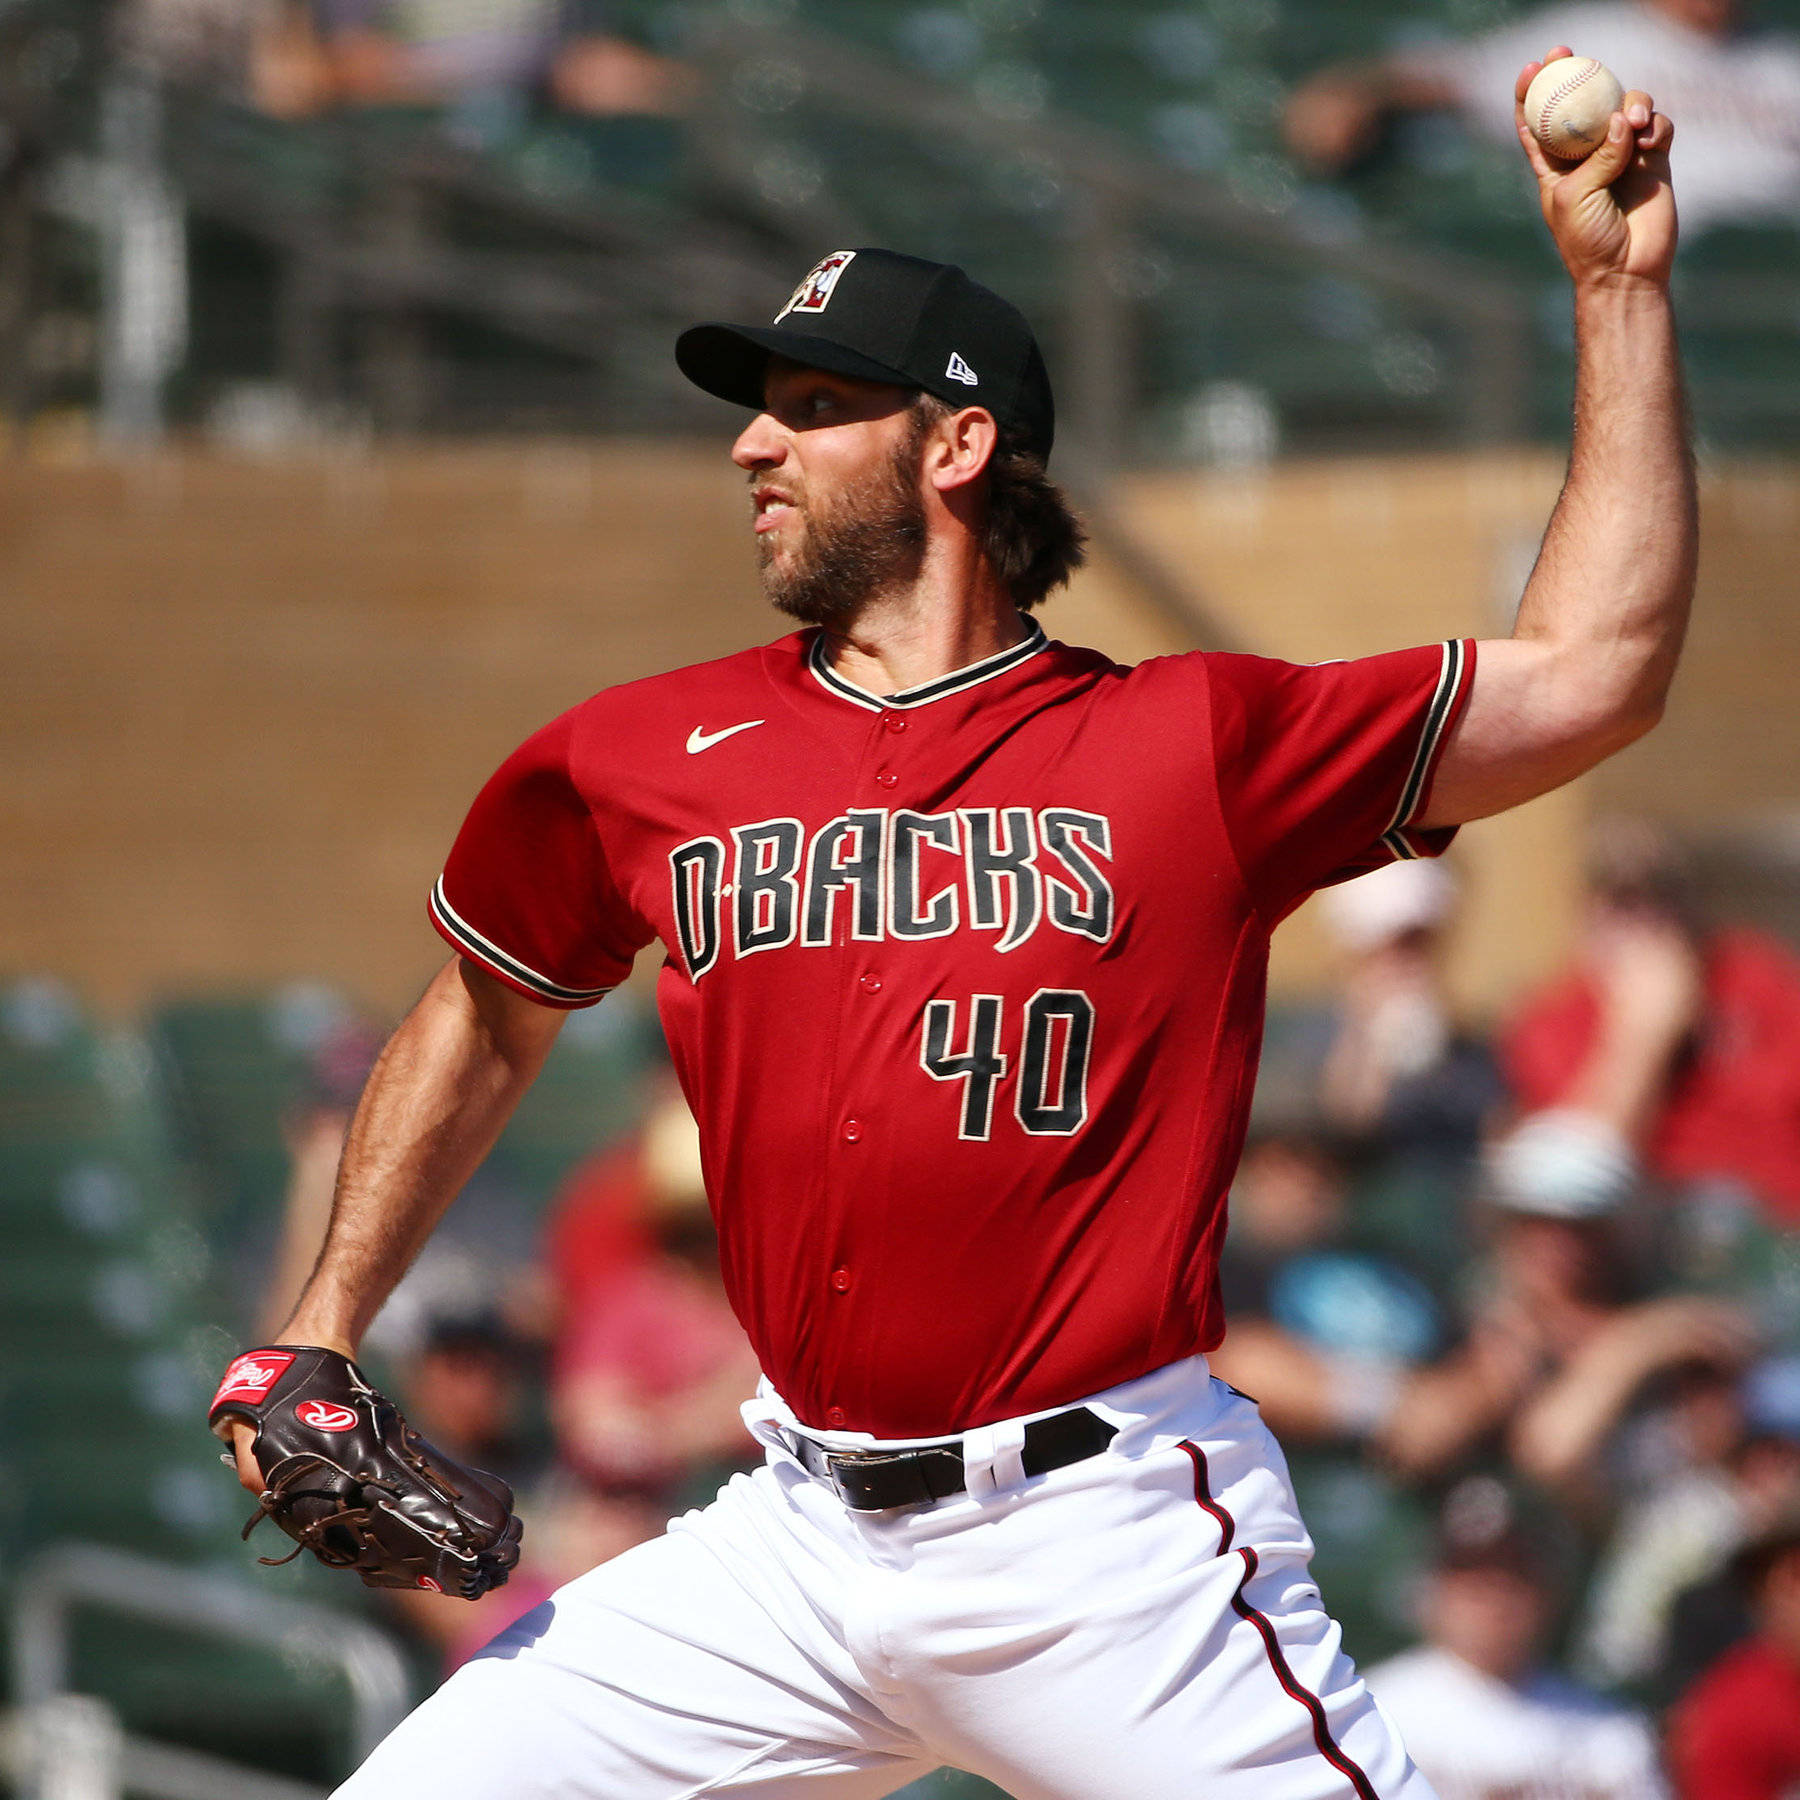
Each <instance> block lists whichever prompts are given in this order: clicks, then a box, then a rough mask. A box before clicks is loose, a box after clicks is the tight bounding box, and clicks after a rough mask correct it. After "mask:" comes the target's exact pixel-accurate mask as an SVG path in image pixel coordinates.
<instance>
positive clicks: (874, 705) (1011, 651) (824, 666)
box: [806, 619, 1050, 712]
mask: <svg viewBox="0 0 1800 1800" xmlns="http://www.w3.org/2000/svg"><path fill="white" fill-rule="evenodd" d="M1027 623H1029V625H1030V627H1031V630H1030V632H1029V633H1028V634H1027V635H1026V637H1025V639H1024V640H1023V642H1021V643H1017V644H1013V645H1010V646H1009V647H1008V648H1006V649H1005V650H1000V651H996V652H995V654H994V655H992V656H984V657H983V658H982V659H981V661H980V662H975V663H970V664H969V666H968V667H967V668H966V669H954V670H952V671H951V672H950V673H949V674H948V675H940V676H938V678H937V679H936V680H935V681H927V682H923V683H921V684H920V685H919V686H918V687H911V688H903V689H902V690H901V691H900V692H899V693H897V694H888V695H885V696H884V695H881V694H871V693H870V692H869V690H868V689H867V688H860V687H858V686H857V685H856V683H855V682H854V681H846V680H845V679H844V677H843V676H842V675H840V674H838V673H837V671H836V670H835V669H833V668H832V667H831V664H830V663H829V662H828V661H827V660H826V656H825V634H824V632H822V631H821V632H819V633H818V634H817V635H816V636H815V637H814V638H813V641H812V648H811V649H810V650H809V651H808V652H807V656H806V666H807V667H808V668H809V669H811V670H812V673H813V679H814V680H815V681H817V682H818V684H819V685H820V686H821V687H822V688H824V689H826V690H827V692H829V693H833V694H836V695H837V696H838V697H839V698H840V699H842V700H849V701H851V702H852V703H853V704H855V705H857V706H861V707H864V708H866V709H867V710H868V711H870V712H892V711H895V710H898V709H902V708H905V707H909V706H924V705H925V704H926V703H927V702H929V701H932V700H942V699H943V698H944V697H945V695H947V694H960V693H961V692H962V691H963V689H965V688H972V687H979V686H980V685H981V683H982V682H984V681H992V680H993V679H994V677H995V676H996V675H1004V674H1005V673H1006V671H1007V670H1008V669H1016V668H1017V667H1018V666H1019V664H1020V663H1022V662H1028V661H1029V660H1030V659H1031V658H1032V657H1034V656H1036V655H1037V653H1038V652H1039V651H1040V650H1044V649H1047V648H1048V647H1049V643H1050V640H1049V638H1048V637H1047V636H1045V634H1044V628H1043V626H1042V625H1040V624H1039V623H1038V622H1037V620H1036V619H1031V620H1028V621H1027Z"/></svg>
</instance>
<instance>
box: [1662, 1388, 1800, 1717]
mask: <svg viewBox="0 0 1800 1800" xmlns="http://www.w3.org/2000/svg"><path fill="white" fill-rule="evenodd" d="M1746 1387H1747V1389H1748V1412H1749V1417H1750V1420H1751V1434H1750V1436H1749V1437H1748V1438H1747V1439H1746V1440H1745V1443H1744V1445H1743V1448H1742V1449H1741V1450H1740V1451H1739V1453H1738V1456H1737V1458H1736V1459H1735V1465H1734V1469H1733V1474H1734V1476H1735V1485H1736V1490H1737V1500H1738V1518H1737V1531H1736V1533H1735V1536H1734V1539H1733V1542H1732V1545H1731V1546H1730V1548H1731V1549H1732V1551H1733V1552H1734V1554H1735V1552H1736V1551H1737V1550H1739V1549H1741V1548H1742V1547H1743V1546H1744V1545H1745V1544H1747V1543H1750V1542H1753V1541H1754V1540H1755V1539H1757V1538H1759V1537H1760V1536H1761V1535H1762V1534H1763V1533H1764V1532H1765V1531H1767V1530H1769V1529H1770V1528H1771V1527H1773V1526H1774V1524H1775V1523H1776V1522H1777V1521H1778V1520H1780V1519H1782V1518H1784V1517H1785V1516H1786V1515H1787V1514H1788V1513H1790V1512H1791V1511H1793V1510H1794V1509H1795V1508H1796V1507H1800V1357H1793V1356H1787V1357H1779V1358H1775V1359H1772V1360H1771V1361H1769V1362H1767V1363H1764V1364H1762V1365H1761V1366H1760V1367H1758V1368H1757V1369H1755V1370H1753V1371H1752V1373H1751V1377H1750V1380H1749V1381H1748V1382H1747V1383H1746ZM1738 1573H1739V1572H1738V1570H1737V1568H1736V1567H1735V1565H1734V1563H1733V1561H1732V1560H1731V1559H1730V1558H1726V1559H1723V1560H1722V1561H1721V1563H1720V1566H1719V1567H1718V1568H1716V1569H1715V1570H1714V1571H1713V1572H1712V1573H1711V1574H1710V1575H1708V1576H1707V1577H1706V1578H1705V1579H1704V1580H1702V1581H1698V1582H1696V1583H1695V1584H1694V1585H1693V1586H1692V1587H1689V1588H1687V1589H1686V1590H1685V1591H1683V1592H1682V1593H1680V1594H1678V1595H1677V1596H1676V1597H1675V1601H1674V1604H1673V1605H1672V1606H1671V1607H1670V1609H1669V1620H1668V1629H1667V1631H1666V1632H1665V1633H1664V1636H1663V1641H1662V1646H1661V1655H1660V1658H1659V1660H1658V1663H1657V1666H1656V1668H1655V1669H1654V1671H1653V1672H1652V1675H1651V1677H1650V1680H1649V1681H1648V1682H1647V1683H1646V1686H1647V1688H1648V1690H1649V1691H1651V1692H1653V1693H1656V1694H1659V1695H1663V1696H1667V1697H1672V1696H1674V1695H1677V1694H1680V1693H1682V1692H1684V1691H1685V1690H1686V1689H1688V1688H1689V1687H1691V1686H1693V1684H1694V1683H1695V1682H1696V1681H1697V1680H1698V1679H1699V1678H1700V1676H1701V1675H1703V1674H1704V1673H1705V1672H1706V1670H1707V1669H1708V1668H1710V1667H1711V1666H1712V1664H1713V1663H1715V1662H1716V1661H1718V1659H1719V1658H1720V1657H1721V1656H1723V1655H1724V1653H1725V1652H1726V1651H1727V1650H1729V1649H1730V1648H1731V1647H1732V1646H1733V1645H1734V1644H1738V1643H1741V1642H1742V1641H1743V1640H1744V1639H1746V1638H1748V1637H1749V1636H1751V1635H1752V1633H1753V1632H1754V1631H1755V1629H1756V1621H1755V1619H1754V1617H1753V1616H1752V1614H1751V1610H1750V1603H1749V1595H1748V1594H1747V1593H1746V1592H1745V1590H1744V1586H1743V1583H1742V1582H1741V1580H1739V1579H1738Z"/></svg>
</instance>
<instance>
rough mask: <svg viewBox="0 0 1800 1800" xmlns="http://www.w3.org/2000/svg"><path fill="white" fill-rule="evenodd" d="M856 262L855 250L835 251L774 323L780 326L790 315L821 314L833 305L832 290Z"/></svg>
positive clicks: (809, 277) (807, 279)
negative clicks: (800, 313)
mask: <svg viewBox="0 0 1800 1800" xmlns="http://www.w3.org/2000/svg"><path fill="white" fill-rule="evenodd" d="M855 260H856V252H855V251H854V250H834V251H832V253H831V254H830V255H829V256H828V257H826V258H825V260H824V261H823V262H822V263H820V264H819V266H818V267H817V268H816V269H814V270H813V272H812V273H811V274H810V275H808V276H807V278H806V279H805V280H804V281H803V282H801V284H800V285H799V286H798V287H797V288H795V289H794V291H793V293H792V295H791V296H790V297H789V299H788V303H787V305H786V306H784V307H783V308H782V309H781V311H780V312H778V313H777V314H776V315H775V320H774V322H775V323H776V324H777V325H779V324H780V323H781V321H782V320H783V319H785V318H786V317H787V316H788V314H789V313H792V312H803V313H820V312H823V311H824V310H825V308H826V307H827V306H828V305H829V304H830V303H831V290H832V289H833V288H835V287H836V286H837V284H838V277H839V276H840V275H842V274H843V272H844V271H845V270H846V269H847V268H849V266H850V265H851V263H852V262H854V261H855Z"/></svg>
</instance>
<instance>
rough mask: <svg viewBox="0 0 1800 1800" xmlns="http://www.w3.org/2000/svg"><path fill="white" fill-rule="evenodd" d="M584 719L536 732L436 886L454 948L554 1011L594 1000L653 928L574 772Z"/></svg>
mask: <svg viewBox="0 0 1800 1800" xmlns="http://www.w3.org/2000/svg"><path fill="white" fill-rule="evenodd" d="M574 735H575V715H574V714H565V715H564V716H563V717H562V718H560V719H558V720H556V721H555V723H553V724H551V725H547V726H545V728H544V729H543V730H542V731H540V732H538V733H537V734H536V735H535V736H533V737H530V738H527V739H526V741H525V742H524V743H523V744H521V745H520V746H519V748H518V749H517V750H515V751H514V752H513V754H512V755H511V756H509V757H508V758H507V759H506V761H505V762H504V763H502V764H501V765H500V768H499V769H498V770H497V771H496V773H495V774H494V776H493V778H492V779H491V780H490V781H489V782H488V783H487V785H486V786H485V787H484V788H483V789H482V790H481V792H480V793H479V794H478V795H477V796H476V798H475V804H474V805H473V806H472V807H470V809H469V816H468V817H467V818H466V819H465V820H464V821H463V826H462V830H461V831H459V832H458V833H457V837H456V842H455V844H454V845H453V846H452V847H451V851H450V857H449V860H448V861H447V862H446V863H445V865H444V872H443V874H442V875H441V876H439V878H438V882H437V886H436V887H435V888H433V889H432V893H431V922H432V924H433V925H435V926H436V927H437V929H438V930H439V932H440V933H442V935H443V936H444V938H445V939H446V940H447V941H448V942H449V943H450V945H451V946H452V947H453V948H454V949H456V950H458V951H460V952H461V953H462V954H463V955H464V956H466V957H468V958H469V959H470V961H471V962H476V963H479V964H480V965H481V966H482V967H483V968H484V969H486V970H487V971H488V973H489V974H491V975H494V976H497V977H498V978H499V979H500V980H501V981H504V982H505V983H506V984H507V986H508V987H511V988H515V989H517V990H518V991H519V992H520V993H522V994H524V995H526V996H527V997H528V998H530V999H532V1000H537V1001H539V1002H541V1003H542V1004H544V1005H546V1006H557V1007H565V1008H572V1007H580V1006H592V1005H593V1004H594V1002H595V1001H596V1000H599V999H601V998H602V997H603V996H604V995H606V994H607V993H609V992H610V991H611V990H612V989H613V988H615V987H616V986H617V985H618V984H619V983H620V982H621V981H622V980H624V978H625V976H626V975H627V974H628V973H629V972H630V969H631V962H632V958H633V957H634V956H635V955H636V953H637V952H638V951H639V950H640V949H642V948H643V946H644V945H645V944H646V943H648V942H649V941H650V938H651V936H652V935H653V933H652V931H651V929H650V928H649V927H648V926H647V925H645V924H643V922H642V921H640V920H638V919H637V918H635V917H634V915H633V914H632V913H631V911H630V909H629V907H627V905H626V904H625V902H624V900H623V899H622V898H621V896H620V894H619V891H618V889H617V887H616V886H615V884H614V882H613V879H612V875H611V872H610V870H609V869H608V868H607V864H606V858H605V855H604V853H603V851H602V849H601V844H600V836H599V830H598V826H597V823H596V820H595V818H594V813H593V809H592V807H591V806H590V805H589V804H588V801H587V798H586V797H585V795H584V794H583V793H582V792H581V790H580V789H579V788H578V786H577V785H576V782H575V779H574V776H573V773H572V772H571V768H570V754H571V746H572V741H573V738H574Z"/></svg>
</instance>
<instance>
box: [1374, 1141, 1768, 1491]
mask: <svg viewBox="0 0 1800 1800" xmlns="http://www.w3.org/2000/svg"><path fill="white" fill-rule="evenodd" d="M1635 1191H1636V1173H1635V1167H1634V1164H1633V1161H1632V1158H1631V1156H1630V1153H1629V1150H1628V1148H1627V1147H1626V1145H1625V1143H1624V1140H1623V1139H1622V1137H1621V1136H1620V1134H1619V1133H1618V1131H1617V1130H1616V1128H1614V1127H1613V1126H1612V1125H1611V1124H1610V1123H1608V1122H1607V1121H1605V1120H1603V1119H1599V1118H1593V1117H1587V1116H1584V1115H1582V1114H1579V1113H1574V1112H1560V1113H1546V1114H1540V1115H1537V1116H1535V1117H1533V1118H1531V1119H1528V1120H1526V1121H1525V1122H1524V1123H1523V1124H1522V1125H1520V1126H1519V1127H1518V1129H1517V1130H1516V1131H1514V1132H1513V1133H1512V1134H1511V1135H1510V1136H1509V1137H1508V1138H1506V1139H1504V1140H1503V1141H1502V1142H1501V1144H1500V1145H1499V1146H1498V1147H1497V1148H1496V1150H1495V1152H1494V1154H1493V1157H1492V1159H1491V1164H1490V1169H1489V1178H1488V1195H1489V1199H1490V1200H1491V1202H1492V1214H1493V1240H1492V1244H1491V1247H1490V1252H1489V1256H1488V1259H1487V1267H1486V1269H1485V1271H1484V1276H1483V1283H1482V1287H1483V1291H1482V1292H1481V1294H1480V1297H1479V1298H1478V1300H1477V1303H1476V1308H1475V1313H1474V1317H1473V1320H1472V1322H1471V1325H1470V1329H1469V1332H1468V1335H1467V1336H1466V1338H1465V1339H1464V1341H1463V1343H1462V1344H1461V1345H1460V1346H1459V1347H1458V1348H1457V1349H1456V1350H1455V1351H1453V1352H1452V1353H1451V1354H1450V1356H1448V1357H1447V1358H1445V1359H1444V1360H1443V1361H1442V1362H1441V1363H1438V1364H1436V1365H1434V1366H1432V1367H1431V1368H1429V1369H1425V1370H1421V1371H1419V1372H1418V1373H1417V1374H1415V1375H1414V1376H1413V1377H1411V1378H1410V1379H1409V1381H1408V1383H1407V1386H1406V1392H1405V1400H1404V1404H1402V1405H1401V1406H1399V1407H1397V1408H1396V1410H1395V1412H1394V1414H1393V1416H1392V1419H1391V1420H1390V1423H1389V1426H1388V1428H1387V1430H1386V1432H1385V1434H1384V1437H1383V1440H1382V1447H1383V1448H1384V1449H1385V1450H1386V1451H1387V1453H1388V1454H1389V1456H1390V1457H1391V1458H1392V1460H1393V1461H1394V1463H1395V1464H1396V1466H1397V1467H1398V1468H1400V1469H1401V1470H1402V1471H1404V1472H1406V1473H1408V1474H1413V1475H1424V1474H1429V1473H1432V1472H1436V1471H1441V1470H1443V1469H1446V1468H1449V1467H1452V1466H1454V1464H1455V1463H1456V1461H1457V1460H1458V1459H1459V1458H1461V1457H1463V1456H1465V1455H1466V1454H1468V1453H1469V1452H1470V1451H1472V1450H1474V1449H1475V1448H1476V1447H1477V1446H1478V1445H1480V1444H1481V1443H1483V1442H1484V1441H1488V1440H1491V1439H1496V1438H1497V1439H1498V1440H1499V1441H1501V1442H1502V1443H1503V1444H1504V1445H1505V1448H1506V1450H1507V1452H1508V1454H1509V1455H1510V1456H1511V1458H1512V1460H1513V1461H1514V1463H1515V1464H1516V1466H1517V1467H1518V1468H1519V1470H1520V1471H1521V1472H1522V1473H1523V1474H1525V1475H1526V1476H1527V1477H1529V1478H1530V1479H1531V1480H1532V1481H1534V1482H1536V1483H1538V1484H1540V1485H1542V1486H1543V1487H1545V1488H1547V1489H1549V1490H1550V1491H1552V1492H1554V1493H1556V1494H1558V1495H1559V1496H1560V1497H1561V1498H1562V1499H1563V1500H1564V1501H1565V1502H1567V1503H1570V1504H1573V1505H1577V1506H1579V1507H1581V1508H1583V1509H1584V1510H1587V1511H1589V1512H1590V1513H1592V1514H1593V1515H1595V1516H1597V1517H1598V1516H1604V1514H1605V1513H1606V1512H1607V1511H1608V1510H1609V1509H1610V1507H1611V1505H1612V1504H1613V1502H1614V1499H1615V1497H1616V1487H1617V1483H1618V1481H1619V1478H1620V1475H1621V1472H1622V1471H1621V1469H1620V1467H1619V1466H1618V1462H1617V1453H1618V1452H1619V1450H1620V1448H1621V1438H1620V1433H1621V1428H1622V1427H1623V1426H1624V1425H1625V1424H1626V1423H1627V1421H1628V1420H1631V1419H1632V1418H1633V1417H1635V1416H1636V1414H1637V1413H1638V1412H1639V1411H1640V1410H1641V1408H1642V1407H1643V1406H1644V1405H1645V1404H1646V1403H1647V1402H1648V1401H1650V1400H1652V1399H1653V1398H1654V1397H1655V1395H1656V1389H1657V1385H1658V1384H1659V1383H1660V1382H1662V1381H1664V1380H1666V1379H1668V1378H1669V1377H1671V1376H1673V1375H1675V1374H1677V1373H1679V1372H1680V1371H1683V1370H1685V1369H1691V1368H1700V1369H1721V1370H1726V1371H1733V1372H1735V1371H1737V1370H1739V1369H1741V1368H1742V1367H1743V1366H1744V1364H1745V1363H1746V1362H1747V1361H1748V1360H1749V1358H1750V1355H1751V1353H1752V1347H1753V1342H1754V1338H1753V1333H1752V1329H1751V1326H1750V1324H1749V1322H1748V1320H1747V1319H1746V1318H1745V1317H1744V1316H1743V1314H1742V1313H1741V1312H1740V1311H1739V1310H1738V1309H1737V1308H1736V1307H1734V1306H1731V1305H1729V1304H1727V1303H1725V1302H1722V1301H1719V1300H1715V1299H1711V1298H1705V1297H1700V1296H1695V1295H1689V1294H1674V1295H1668V1296H1664V1297H1661V1298H1655V1299H1632V1298H1630V1297H1629V1289H1630V1285H1631V1273H1632V1264H1633V1258H1632V1255H1631V1252H1630V1249H1629V1247H1628V1245H1627V1242H1626V1238H1625V1234H1624V1231H1623V1229H1622V1226H1623V1223H1624V1218H1625V1211H1626V1205H1627V1202H1628V1201H1629V1200H1630V1199H1631V1198H1632V1196H1633V1195H1634V1193H1635Z"/></svg>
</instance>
